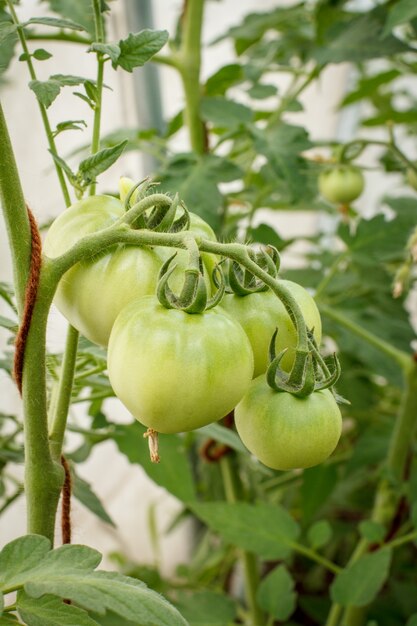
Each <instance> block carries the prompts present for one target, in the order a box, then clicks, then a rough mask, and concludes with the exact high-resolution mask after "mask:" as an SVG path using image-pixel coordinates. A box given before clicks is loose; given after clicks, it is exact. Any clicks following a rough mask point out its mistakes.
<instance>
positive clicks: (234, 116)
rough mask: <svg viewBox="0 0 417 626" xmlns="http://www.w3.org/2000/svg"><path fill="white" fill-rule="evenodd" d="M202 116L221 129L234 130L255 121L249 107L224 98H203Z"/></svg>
mask: <svg viewBox="0 0 417 626" xmlns="http://www.w3.org/2000/svg"><path fill="white" fill-rule="evenodd" d="M201 115H202V117H203V119H204V120H206V122H211V123H212V124H213V125H214V126H216V127H219V128H227V129H234V128H238V127H239V126H242V125H245V124H248V123H249V122H251V121H252V119H253V113H252V111H251V109H249V107H247V106H245V105H244V104H240V103H239V102H234V101H233V100H227V98H224V97H222V96H215V97H212V98H203V99H202V101H201Z"/></svg>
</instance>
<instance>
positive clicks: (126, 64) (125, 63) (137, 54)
mask: <svg viewBox="0 0 417 626" xmlns="http://www.w3.org/2000/svg"><path fill="white" fill-rule="evenodd" d="M167 41H168V32H167V31H166V30H150V29H145V30H141V31H140V32H139V33H130V34H129V36H128V37H127V38H126V39H122V40H121V41H119V48H120V55H119V56H118V58H117V60H116V61H113V67H114V68H116V67H117V66H120V67H122V68H123V69H124V70H126V71H127V72H131V71H132V70H133V69H134V68H135V67H141V66H142V65H144V64H145V63H146V61H149V59H151V58H152V57H153V55H154V54H156V53H157V52H159V50H160V49H161V48H163V46H164V45H165V44H166V42H167Z"/></svg>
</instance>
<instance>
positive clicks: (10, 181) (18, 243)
mask: <svg viewBox="0 0 417 626" xmlns="http://www.w3.org/2000/svg"><path fill="white" fill-rule="evenodd" d="M0 145H1V158H0V200H1V206H2V209H3V215H4V220H5V222H6V228H7V235H8V238H9V242H10V248H11V252H12V265H13V277H14V285H15V291H16V299H17V308H18V311H19V314H20V316H21V315H22V312H23V306H24V300H25V290H26V284H27V280H28V276H29V267H30V250H31V234H30V224H29V218H28V214H27V211H26V203H25V199H24V196H23V191H22V186H21V184H20V179H19V174H18V171H17V166H16V161H15V158H14V154H13V148H12V144H11V142H10V137H9V133H8V130H7V125H6V120H5V118H4V113H3V108H2V106H1V103H0Z"/></svg>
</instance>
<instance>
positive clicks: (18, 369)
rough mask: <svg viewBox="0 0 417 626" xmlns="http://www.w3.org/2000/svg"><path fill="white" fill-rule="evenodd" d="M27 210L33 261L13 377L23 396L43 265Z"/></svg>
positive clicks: (32, 222) (36, 226) (38, 241)
mask: <svg viewBox="0 0 417 626" xmlns="http://www.w3.org/2000/svg"><path fill="white" fill-rule="evenodd" d="M26 210H27V212H28V217H29V224H30V232H31V237H32V244H31V259H30V270H29V277H28V281H27V284H26V291H25V304H24V309H23V315H22V322H21V324H20V326H19V330H18V332H17V335H16V343H15V346H16V350H15V354H14V364H13V377H14V379H15V381H16V385H17V388H18V389H19V392H20V394H22V376H23V363H24V358H25V345H26V339H27V336H28V333H29V328H30V322H31V320H32V313H33V309H34V306H35V301H36V294H37V291H38V284H39V275H40V271H41V264H42V241H41V236H40V234H39V229H38V225H37V223H36V220H35V217H34V215H33V213H32V211H31V210H30V208H29V207H28V205H26Z"/></svg>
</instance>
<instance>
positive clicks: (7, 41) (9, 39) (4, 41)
mask: <svg viewBox="0 0 417 626" xmlns="http://www.w3.org/2000/svg"><path fill="white" fill-rule="evenodd" d="M17 41H18V36H17V28H16V25H15V24H13V22H12V21H11V18H10V15H9V14H8V13H6V11H3V10H2V9H1V8H0V75H1V74H2V73H3V72H4V71H5V70H6V69H7V68H8V67H9V64H10V61H11V60H12V58H13V56H14V49H15V46H16V43H17Z"/></svg>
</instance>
